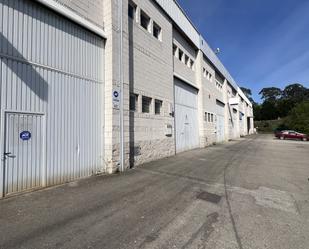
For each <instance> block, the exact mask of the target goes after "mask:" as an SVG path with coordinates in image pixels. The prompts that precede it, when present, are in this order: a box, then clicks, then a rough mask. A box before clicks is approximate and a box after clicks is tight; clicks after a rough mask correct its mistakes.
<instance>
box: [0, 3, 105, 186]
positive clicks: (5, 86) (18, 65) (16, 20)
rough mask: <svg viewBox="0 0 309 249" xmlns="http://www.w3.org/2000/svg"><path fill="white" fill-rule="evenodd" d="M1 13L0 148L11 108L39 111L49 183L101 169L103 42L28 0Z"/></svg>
mask: <svg viewBox="0 0 309 249" xmlns="http://www.w3.org/2000/svg"><path fill="white" fill-rule="evenodd" d="M0 15H2V16H3V17H4V18H2V19H0V29H1V34H0V38H1V43H0V46H1V54H0V55H1V56H0V57H1V61H0V80H1V95H0V96H1V148H0V149H1V151H3V144H4V138H3V137H4V135H5V132H4V128H3V127H4V114H5V111H6V110H9V111H14V112H18V113H25V112H26V113H28V112H31V113H33V114H36V113H40V114H42V115H44V117H45V120H46V122H45V129H44V137H45V138H46V144H45V146H44V148H43V149H44V154H46V156H45V159H46V160H45V161H44V164H43V165H42V168H43V169H44V172H46V173H45V174H44V177H43V178H44V179H43V180H42V181H43V182H45V181H46V185H53V184H57V183H62V182H66V181H69V180H72V179H76V178H80V177H85V176H90V175H92V174H94V173H96V172H99V171H100V172H102V171H103V169H104V160H103V159H104V158H103V154H104V148H103V141H104V138H103V135H104V77H103V75H104V74H103V73H104V40H103V39H101V38H100V37H98V36H96V35H94V34H93V33H91V32H88V31H87V30H85V29H84V28H81V27H79V26H78V25H75V24H74V23H72V22H70V21H68V20H66V19H65V18H63V17H61V16H58V15H57V14H55V13H53V12H51V11H49V10H48V9H45V8H42V6H41V5H40V6H39V4H37V3H35V2H32V1H28V0H20V1H4V0H0ZM1 167H2V169H3V165H1ZM1 179H2V178H1ZM1 181H2V180H1ZM0 186H2V184H1V182H0Z"/></svg>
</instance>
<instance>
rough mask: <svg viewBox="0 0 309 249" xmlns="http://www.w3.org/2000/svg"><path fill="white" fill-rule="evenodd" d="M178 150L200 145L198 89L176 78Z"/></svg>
mask: <svg viewBox="0 0 309 249" xmlns="http://www.w3.org/2000/svg"><path fill="white" fill-rule="evenodd" d="M175 126H176V152H182V151H186V150H191V149H194V148H197V147H199V131H198V110H197V90H196V89H195V88H193V87H191V86H189V85H187V84H186V83H184V82H182V81H180V80H178V79H175Z"/></svg>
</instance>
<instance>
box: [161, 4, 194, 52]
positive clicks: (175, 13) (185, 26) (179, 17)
mask: <svg viewBox="0 0 309 249" xmlns="http://www.w3.org/2000/svg"><path fill="white" fill-rule="evenodd" d="M155 1H156V2H157V3H158V4H159V5H160V6H161V7H162V8H163V9H164V10H165V12H166V13H167V14H168V15H169V16H170V17H171V19H172V20H173V21H174V22H175V23H176V24H177V26H178V27H179V28H180V29H181V30H182V31H183V32H184V33H185V34H186V35H187V36H188V37H189V38H190V40H191V41H192V42H193V44H194V45H195V46H196V47H197V48H199V46H200V35H199V33H198V31H197V30H196V29H195V27H194V26H193V24H192V22H191V21H190V20H189V18H188V17H187V16H186V14H185V12H184V11H183V10H182V9H181V7H180V6H179V4H178V3H177V2H176V1H174V0H155Z"/></svg>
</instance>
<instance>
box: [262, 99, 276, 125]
mask: <svg viewBox="0 0 309 249" xmlns="http://www.w3.org/2000/svg"><path fill="white" fill-rule="evenodd" d="M260 114H261V120H274V119H278V117H279V112H278V108H277V103H276V102H275V101H273V100H266V101H264V102H263V104H262V105H261V110H260Z"/></svg>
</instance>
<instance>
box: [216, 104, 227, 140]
mask: <svg viewBox="0 0 309 249" xmlns="http://www.w3.org/2000/svg"><path fill="white" fill-rule="evenodd" d="M224 106H225V105H224V103H222V102H221V101H219V100H217V101H216V109H217V121H216V122H217V123H216V132H217V142H218V143H221V142H224V140H225V129H224V125H225V121H224Z"/></svg>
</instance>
